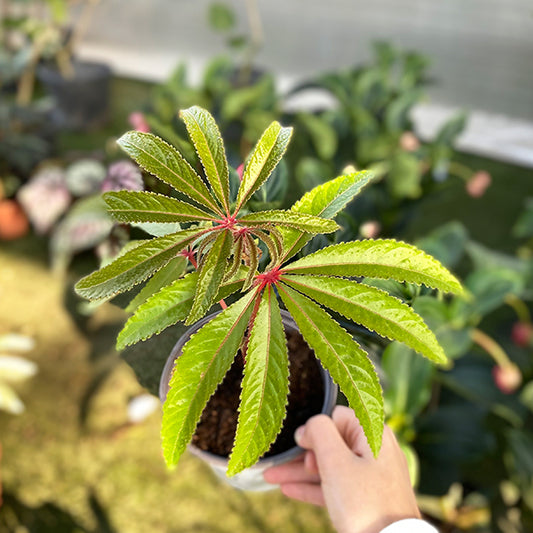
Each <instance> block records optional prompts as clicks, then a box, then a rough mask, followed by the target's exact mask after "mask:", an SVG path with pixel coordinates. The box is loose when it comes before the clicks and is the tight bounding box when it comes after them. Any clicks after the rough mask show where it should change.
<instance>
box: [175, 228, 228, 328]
mask: <svg viewBox="0 0 533 533" xmlns="http://www.w3.org/2000/svg"><path fill="white" fill-rule="evenodd" d="M232 244H233V237H232V235H231V233H230V232H229V231H221V232H220V233H219V235H218V236H217V238H216V240H215V241H214V242H213V244H212V246H211V248H210V249H209V251H208V252H207V254H206V256H205V259H203V261H202V264H201V266H200V270H199V272H198V283H197V284H196V294H195V295H194V302H193V304H192V308H191V312H190V313H189V316H188V318H187V320H186V321H185V324H187V325H189V324H194V322H196V321H197V320H200V318H202V317H203V316H204V315H205V313H206V312H207V311H208V310H209V308H210V307H211V305H213V302H214V299H215V296H216V295H217V293H218V289H219V287H220V284H221V283H222V280H223V279H224V274H225V273H226V268H227V265H228V262H227V259H228V258H229V256H230V254H231V246H232Z"/></svg>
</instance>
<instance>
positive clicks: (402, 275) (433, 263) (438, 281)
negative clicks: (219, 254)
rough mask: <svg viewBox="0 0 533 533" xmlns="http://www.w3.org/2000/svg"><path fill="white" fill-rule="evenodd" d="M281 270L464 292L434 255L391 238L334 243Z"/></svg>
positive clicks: (457, 292) (456, 292)
mask: <svg viewBox="0 0 533 533" xmlns="http://www.w3.org/2000/svg"><path fill="white" fill-rule="evenodd" d="M284 271H285V272H287V273H290V274H317V275H329V276H342V277H352V276H365V277H370V278H384V279H394V280H396V281H406V282H408V283H415V284H417V285H421V284H423V285H426V286H427V287H431V288H433V289H440V290H442V291H445V292H451V293H455V294H464V289H463V287H462V286H461V284H460V283H459V281H458V280H457V279H456V278H455V277H454V276H453V275H452V274H451V273H450V272H449V271H448V270H447V269H446V268H444V267H443V266H442V265H441V264H440V263H439V262H438V261H437V260H436V259H434V258H433V257H431V256H429V255H427V254H426V253H424V252H422V251H421V250H419V249H418V248H415V247H414V246H411V245H410V244H406V243H404V242H400V241H394V240H391V239H384V240H381V239H377V240H373V239H368V240H364V241H353V242H346V243H341V244H334V245H333V246H328V247H327V248H323V249H322V250H319V251H318V252H315V253H314V254H311V255H308V256H306V257H303V258H302V259H298V260H297V261H295V262H294V263H291V264H290V265H288V266H287V267H285V268H284Z"/></svg>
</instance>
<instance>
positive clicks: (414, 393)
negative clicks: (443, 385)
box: [381, 342, 435, 420]
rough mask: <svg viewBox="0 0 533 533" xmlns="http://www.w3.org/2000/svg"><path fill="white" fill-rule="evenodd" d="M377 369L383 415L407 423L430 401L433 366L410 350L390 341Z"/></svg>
mask: <svg viewBox="0 0 533 533" xmlns="http://www.w3.org/2000/svg"><path fill="white" fill-rule="evenodd" d="M381 368H382V370H383V372H384V374H385V378H386V383H387V385H386V387H385V393H384V396H385V409H386V412H387V416H388V417H391V416H402V417H404V416H407V417H408V418H410V419H411V420H412V419H413V418H414V417H416V416H418V414H419V413H420V412H421V411H422V410H423V409H424V408H425V407H426V405H427V403H428V402H429V400H430V398H431V388H432V377H433V375H434V374H435V367H434V366H433V365H431V363H430V362H429V361H428V360H426V359H422V358H420V357H418V356H417V355H416V353H415V352H414V350H411V349H409V348H407V347H406V346H402V345H401V344H399V343H397V342H393V343H391V344H389V345H388V346H387V348H385V350H384V352H383V355H382V358H381Z"/></svg>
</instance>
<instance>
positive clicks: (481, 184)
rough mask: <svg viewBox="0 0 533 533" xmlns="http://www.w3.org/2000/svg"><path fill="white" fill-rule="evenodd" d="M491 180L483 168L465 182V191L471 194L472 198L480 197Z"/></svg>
mask: <svg viewBox="0 0 533 533" xmlns="http://www.w3.org/2000/svg"><path fill="white" fill-rule="evenodd" d="M491 182H492V178H491V176H490V174H489V173H488V172H486V171H485V170H480V171H479V172H476V173H475V174H474V175H473V176H472V177H471V178H470V179H469V180H468V181H467V182H466V192H467V193H468V194H469V195H470V196H472V198H480V197H481V196H483V195H484V194H485V191H486V190H487V189H488V188H489V186H490V184H491Z"/></svg>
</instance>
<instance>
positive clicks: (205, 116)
mask: <svg viewBox="0 0 533 533" xmlns="http://www.w3.org/2000/svg"><path fill="white" fill-rule="evenodd" d="M180 116H181V118H182V119H183V121H184V122H185V126H186V127H187V131H188V132H189V137H190V138H191V140H192V142H193V144H194V147H195V148H196V152H197V153H198V157H199V158H200V161H201V162H202V165H203V167H204V170H205V174H206V176H207V179H208V180H209V183H210V185H211V187H212V189H213V192H214V194H215V196H216V198H217V199H218V201H219V202H220V204H221V205H222V206H223V207H224V210H225V211H226V213H227V214H229V169H228V162H227V160H226V153H225V151H224V144H223V142H222V137H221V136H220V131H219V129H218V126H217V124H216V122H215V119H214V118H213V117H212V116H211V114H210V113H209V112H208V111H206V110H205V109H202V108H201V107H198V106H193V107H190V108H189V109H184V110H182V111H180Z"/></svg>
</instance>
